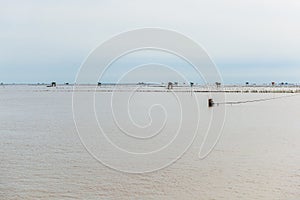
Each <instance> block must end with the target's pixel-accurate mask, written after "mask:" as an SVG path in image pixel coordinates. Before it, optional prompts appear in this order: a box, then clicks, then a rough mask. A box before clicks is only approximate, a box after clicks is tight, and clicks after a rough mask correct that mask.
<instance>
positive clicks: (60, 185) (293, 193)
mask: <svg viewBox="0 0 300 200" xmlns="http://www.w3.org/2000/svg"><path fill="white" fill-rule="evenodd" d="M99 95H100V97H101V94H99ZM187 95H188V94H187ZM197 95H203V97H205V98H206V94H197ZM274 95H275V94H227V99H228V100H233V101H238V100H243V99H256V98H268V97H273V96H274ZM276 95H278V96H279V95H284V94H276ZM148 98H149V97H148ZM299 102H300V96H299V95H298V96H295V97H290V98H284V99H278V100H273V101H267V102H259V103H249V104H240V105H233V106H230V105H228V106H226V109H227V115H226V123H225V126H224V130H223V134H222V137H221V140H220V141H219V143H218V145H217V146H216V148H215V149H214V151H213V152H212V153H211V154H210V155H209V157H207V158H206V159H204V160H199V159H198V157H197V155H198V152H199V142H197V141H195V143H194V144H193V145H192V147H191V148H190V149H189V150H188V152H187V153H185V154H184V155H183V157H182V158H181V159H180V160H178V161H177V162H176V163H174V164H173V165H171V166H169V167H167V168H164V169H162V170H159V171H157V172H153V173H146V174H138V175H136V174H127V173H122V172H118V171H115V170H111V169H109V168H107V167H105V166H103V165H102V164H100V163H99V162H98V161H97V160H95V159H94V158H93V157H92V156H91V155H90V154H89V153H88V152H87V151H86V150H85V148H84V146H83V145H82V144H81V142H80V140H79V137H78V135H77V133H76V130H75V126H74V121H73V116H72V93H71V92H51V91H45V90H44V89H41V90H36V88H35V89H32V87H25V89H24V88H20V87H17V86H16V87H11V88H9V89H7V88H6V89H5V88H1V89H0V122H1V123H0V161H1V162H0V199H299V198H300V167H299V166H300V123H299V119H300V103H299ZM104 119H105V118H103V119H101V120H104ZM112 131H113V130H112Z"/></svg>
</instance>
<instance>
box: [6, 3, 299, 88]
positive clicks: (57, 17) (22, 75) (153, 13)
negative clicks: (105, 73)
mask: <svg viewBox="0 0 300 200" xmlns="http://www.w3.org/2000/svg"><path fill="white" fill-rule="evenodd" d="M299 10H300V1H299V0H243V1H240V0H227V1H222V0H205V1H203V0H185V1H178V0H163V1H161V0H151V1H144V0H123V1H114V0H100V1H83V0H82V1H79V0H59V1H54V0H51V1H50V0H44V1H39V0H36V1H33V0H20V1H15V0H7V1H5V0H0V44H1V45H0V82H31V83H35V82H49V81H52V80H56V81H58V82H73V81H74V80H75V76H76V72H77V70H78V69H79V67H80V65H81V63H82V62H83V60H84V59H85V58H86V57H87V56H88V54H89V52H90V51H91V50H92V49H94V48H95V47H97V46H98V45H99V44H101V42H103V41H105V40H107V39H108V38H110V37H111V36H112V35H115V34H117V33H120V32H124V31H126V30H131V29H136V28H143V27H161V28H167V29H172V30H176V31H178V32H180V33H183V34H185V35H187V36H189V37H191V38H193V39H194V40H195V41H196V42H198V43H199V44H201V45H202V46H203V47H204V48H205V49H206V50H207V52H208V53H209V55H210V56H211V57H212V58H213V60H214V61H215V63H216V64H217V66H218V68H219V69H220V71H221V73H222V76H223V78H224V80H225V82H227V83H243V82H245V81H250V82H269V81H273V80H274V81H285V82H286V81H288V82H297V83H299V82H300V56H299V55H300V23H299V19H300V12H299ZM108 79H109V78H108Z"/></svg>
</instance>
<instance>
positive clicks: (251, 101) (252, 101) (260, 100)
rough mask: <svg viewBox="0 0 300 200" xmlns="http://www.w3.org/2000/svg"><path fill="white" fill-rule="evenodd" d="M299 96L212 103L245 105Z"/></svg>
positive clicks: (216, 103)
mask: <svg viewBox="0 0 300 200" xmlns="http://www.w3.org/2000/svg"><path fill="white" fill-rule="evenodd" d="M297 95H300V94H292V95H285V96H280V97H272V98H263V99H254V100H245V101H225V102H214V104H215V105H217V106H218V105H236V104H245V103H254V102H263V101H271V100H276V99H284V98H290V97H294V96H297Z"/></svg>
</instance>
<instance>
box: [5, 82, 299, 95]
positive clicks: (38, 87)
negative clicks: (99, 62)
mask: <svg viewBox="0 0 300 200" xmlns="http://www.w3.org/2000/svg"><path fill="white" fill-rule="evenodd" d="M1 90H2V91H3V90H18V91H33V92H132V91H134V92H181V93H185V92H186V93H190V92H195V93H211V92H214V93H300V85H282V86H266V85H255V86H251V85H249V86H238V85H224V86H219V87H217V86H214V85H211V86H203V85H202V86H201V85H195V86H193V87H190V86H187V85H185V86H173V89H167V86H166V85H150V84H148V85H145V84H143V85H138V84H102V85H101V86H98V85H96V84H81V85H74V84H68V85H65V84H58V85H56V86H55V87H49V84H6V85H5V84H3V85H1V86H0V91H1Z"/></svg>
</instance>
